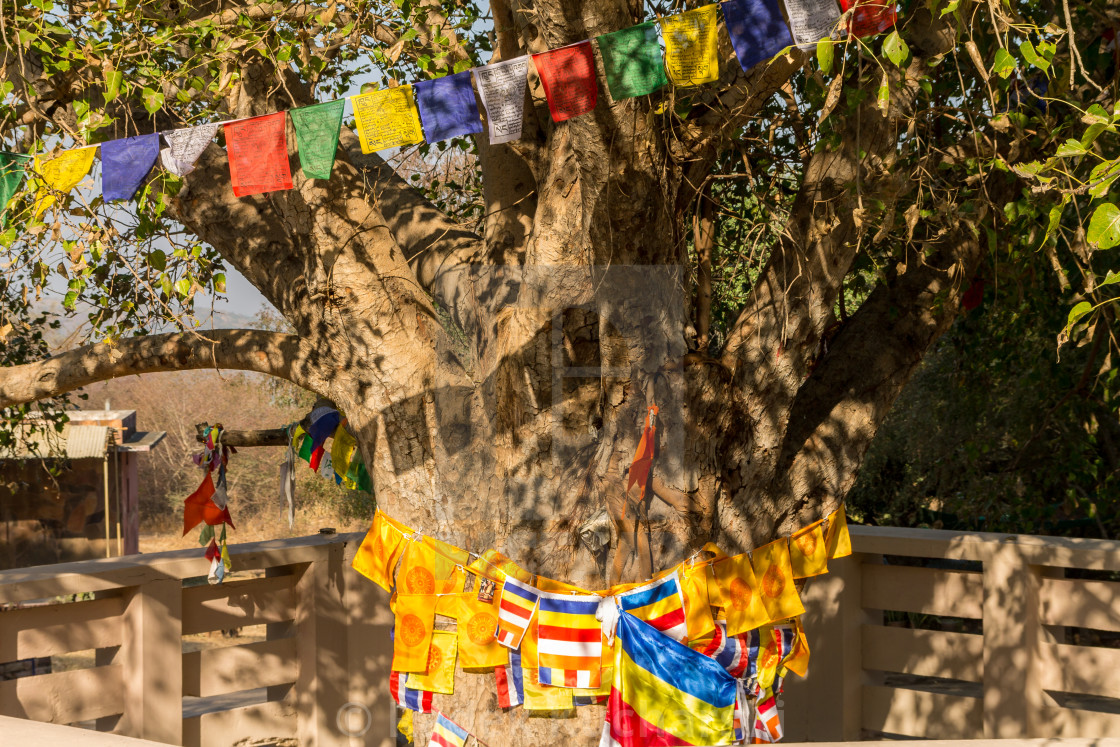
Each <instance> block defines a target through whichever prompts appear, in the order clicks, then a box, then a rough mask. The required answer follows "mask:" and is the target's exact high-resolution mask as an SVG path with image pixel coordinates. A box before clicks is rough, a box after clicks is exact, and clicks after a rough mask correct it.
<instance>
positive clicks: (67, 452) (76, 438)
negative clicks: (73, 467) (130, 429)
mask: <svg viewBox="0 0 1120 747" xmlns="http://www.w3.org/2000/svg"><path fill="white" fill-rule="evenodd" d="M111 430H112V428H110V427H109V426H107V425H74V424H73V423H67V424H65V425H64V426H63V427H62V432H61V433H58V432H56V431H55V430H54V428H53V427H51V426H47V427H45V428H44V427H42V426H39V427H31V426H25V427H24V429H23V434H22V437H21V438H20V439H19V441H18V443H16V445H15V447H14V448H13V449H12V450H11V451H10V452H8V451H6V450H5V453H0V459H42V458H53V459H58V458H62V457H65V458H67V459H103V458H104V457H105V454H106V453H107V452H108V450H109V432H110V431H111Z"/></svg>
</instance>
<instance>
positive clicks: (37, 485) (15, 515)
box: [0, 406, 165, 569]
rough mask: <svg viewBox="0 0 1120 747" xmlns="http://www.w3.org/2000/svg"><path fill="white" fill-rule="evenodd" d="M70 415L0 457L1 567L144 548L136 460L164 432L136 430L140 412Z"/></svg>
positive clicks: (32, 430)
mask: <svg viewBox="0 0 1120 747" xmlns="http://www.w3.org/2000/svg"><path fill="white" fill-rule="evenodd" d="M67 414H68V415H69V417H70V422H68V423H66V424H65V425H64V426H63V429H62V431H61V432H56V431H55V430H54V428H53V427H52V426H50V425H47V426H46V427H45V428H44V427H28V428H25V429H24V431H23V434H22V436H21V437H20V438H19V440H18V442H17V445H16V447H15V448H14V449H13V450H12V451H10V452H8V453H5V454H2V455H0V569H4V568H24V567H27V566H33V565H44V564H47V563H64V562H69V561H73V560H88V559H92V558H105V557H112V556H116V555H128V554H131V553H135V552H138V550H139V538H140V537H139V535H140V511H139V505H140V503H139V489H140V486H139V484H138V480H137V466H138V463H139V459H141V458H142V457H141V455H142V454H143V453H145V452H148V451H151V450H152V448H153V447H155V446H156V445H157V444H158V443H159V442H160V441H161V440H162V439H163V437H164V435H165V434H164V433H163V432H144V431H137V430H136V411H135V410H110V409H108V406H106V409H104V410H75V411H71V412H69V413H67Z"/></svg>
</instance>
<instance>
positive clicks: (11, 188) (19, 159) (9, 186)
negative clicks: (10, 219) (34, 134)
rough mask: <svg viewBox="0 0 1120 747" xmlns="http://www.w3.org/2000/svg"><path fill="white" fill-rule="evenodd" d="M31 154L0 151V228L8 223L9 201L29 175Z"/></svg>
mask: <svg viewBox="0 0 1120 747" xmlns="http://www.w3.org/2000/svg"><path fill="white" fill-rule="evenodd" d="M30 160H31V156H25V155H23V154H21V153H6V152H4V151H0V228H3V227H4V225H5V223H6V220H7V218H6V215H5V213H6V212H7V210H8V203H9V202H11V201H12V198H13V197H15V195H16V192H19V188H20V187H21V186H22V185H23V180H24V179H25V178H26V177H27V162H28V161H30Z"/></svg>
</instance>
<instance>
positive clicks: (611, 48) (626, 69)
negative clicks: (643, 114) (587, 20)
mask: <svg viewBox="0 0 1120 747" xmlns="http://www.w3.org/2000/svg"><path fill="white" fill-rule="evenodd" d="M595 41H596V42H597V43H598V45H599V54H600V55H601V56H602V58H603V72H604V73H605V74H606V78H607V90H608V91H609V92H610V94H611V98H612V99H614V100H615V101H622V100H623V99H629V98H634V97H635V96H645V95H646V94H649V93H653V92H654V91H656V90H657V89H659V88H661V87H662V86H664V85H665V84H666V83H668V82H669V79H668V78H667V77H665V65H664V63H663V62H662V60H661V45H660V44H659V43H658V42H657V28H656V27H655V26H654V23H653V21H647V22H646V23H639V24H638V25H637V26H631V27H630V28H628V29H623V30H621V31H615V32H613V33H610V34H603V35H602V36H600V37H598V38H596V40H595Z"/></svg>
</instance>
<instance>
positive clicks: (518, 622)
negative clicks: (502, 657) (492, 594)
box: [495, 578, 540, 648]
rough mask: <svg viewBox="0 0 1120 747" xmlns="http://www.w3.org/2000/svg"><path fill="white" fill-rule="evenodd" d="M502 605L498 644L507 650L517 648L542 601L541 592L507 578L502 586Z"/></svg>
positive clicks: (500, 608)
mask: <svg viewBox="0 0 1120 747" xmlns="http://www.w3.org/2000/svg"><path fill="white" fill-rule="evenodd" d="M501 599H502V601H501V605H500V607H499V610H498V631H497V633H495V636H496V637H497V639H498V643H500V644H502V645H503V646H505V647H506V648H517V647H519V646H520V645H521V639H522V638H523V637H524V635H525V630H526V629H527V628H528V627H529V621H530V620H532V619H533V613H534V612H535V611H536V609H537V603H538V602H539V601H540V592H538V591H537V590H536V589H534V588H533V587H532V586H529V585H528V584H524V583H521V582H520V581H518V580H517V579H515V578H507V579H506V580H505V582H504V583H503V584H502V597H501Z"/></svg>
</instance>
